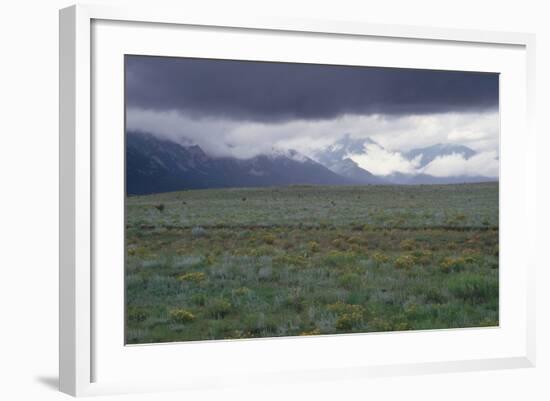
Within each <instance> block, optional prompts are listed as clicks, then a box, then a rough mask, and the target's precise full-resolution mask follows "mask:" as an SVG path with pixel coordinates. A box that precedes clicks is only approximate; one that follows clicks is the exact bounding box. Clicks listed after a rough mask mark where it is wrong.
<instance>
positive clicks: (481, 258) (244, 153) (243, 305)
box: [125, 55, 499, 344]
mask: <svg viewBox="0 0 550 401" xmlns="http://www.w3.org/2000/svg"><path fill="white" fill-rule="evenodd" d="M498 104H499V76H498V74H493V73H483V72H461V71H439V70H437V71H436V70H420V69H416V70H415V69H399V68H381V67H376V68H374V67H364V66H342V65H319V64H300V63H279V62H259V61H236V60H217V59H196V58H176V57H156V56H155V57H153V56H140V55H126V56H125V131H126V132H125V140H126V148H125V152H126V155H125V158H126V162H125V163H126V173H125V175H126V177H125V179H126V199H125V216H126V217H125V220H126V221H125V244H126V250H125V303H126V305H125V311H126V316H125V320H126V321H125V336H126V339H125V340H126V343H127V344H145V343H159V342H174V341H198V340H220V339H242V338H259V337H279V336H307V335H323V334H344V333H369V332H387V331H404V330H424V329H449V328H466V327H485V326H498V325H499V314H498V310H499V285H498V282H499V281H498V277H499V241H498V238H499V154H498V151H499V110H498Z"/></svg>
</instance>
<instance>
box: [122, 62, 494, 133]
mask: <svg viewBox="0 0 550 401" xmlns="http://www.w3.org/2000/svg"><path fill="white" fill-rule="evenodd" d="M126 101H127V106H129V107H136V108H140V109H149V110H155V111H164V110H178V111H181V112H184V113H186V114H191V115H197V116H212V117H225V118H230V119H235V120H252V121H264V122H268V121H285V120H292V119H302V120H322V119H330V118H335V117H338V116H341V115H345V114H375V113H381V114H386V115H410V114H432V113H444V112H463V111H475V112H480V111H485V110H491V109H492V110H494V109H496V108H497V107H498V75H497V74H489V73H470V72H450V71H432V70H412V69H393V68H365V67H347V66H329V65H315V64H291V63H266V62H247V61H229V60H209V59H189V58H168V57H148V56H126Z"/></svg>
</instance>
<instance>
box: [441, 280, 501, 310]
mask: <svg viewBox="0 0 550 401" xmlns="http://www.w3.org/2000/svg"><path fill="white" fill-rule="evenodd" d="M447 287H448V288H449V291H450V292H451V294H453V295H454V296H455V297H457V298H460V299H462V300H464V301H470V302H472V303H477V302H487V301H490V300H491V299H496V298H497V297H498V280H497V279H496V278H492V277H485V276H482V275H481V274H477V273H463V274H461V275H458V276H455V277H453V278H451V279H450V280H449V281H448V283H447Z"/></svg>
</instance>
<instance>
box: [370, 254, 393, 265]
mask: <svg viewBox="0 0 550 401" xmlns="http://www.w3.org/2000/svg"><path fill="white" fill-rule="evenodd" d="M372 260H374V261H375V262H376V263H377V264H381V263H386V262H388V261H389V260H390V258H389V257H388V256H387V255H384V254H383V253H381V252H374V253H373V254H372Z"/></svg>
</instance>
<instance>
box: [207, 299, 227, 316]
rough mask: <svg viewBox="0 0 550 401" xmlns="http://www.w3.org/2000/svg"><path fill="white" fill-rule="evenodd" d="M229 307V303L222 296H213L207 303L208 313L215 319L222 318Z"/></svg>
mask: <svg viewBox="0 0 550 401" xmlns="http://www.w3.org/2000/svg"><path fill="white" fill-rule="evenodd" d="M231 309H232V305H231V303H230V302H229V301H228V300H226V299H224V298H214V299H212V300H211V301H210V302H208V305H207V311H208V314H209V315H210V316H212V317H213V318H215V319H223V318H224V317H225V316H226V315H227V314H228V313H229V312H231Z"/></svg>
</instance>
